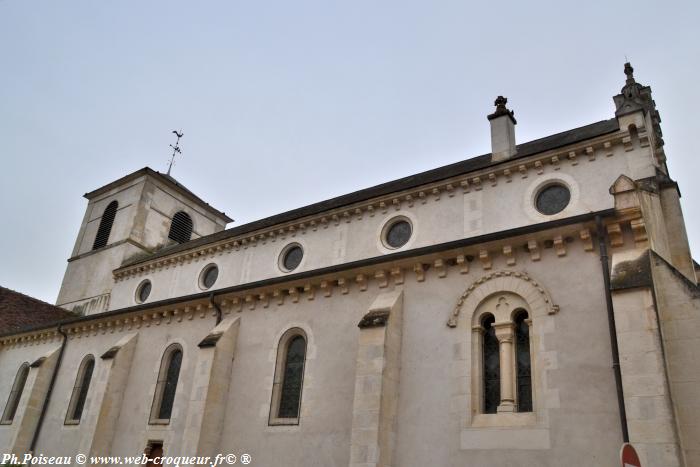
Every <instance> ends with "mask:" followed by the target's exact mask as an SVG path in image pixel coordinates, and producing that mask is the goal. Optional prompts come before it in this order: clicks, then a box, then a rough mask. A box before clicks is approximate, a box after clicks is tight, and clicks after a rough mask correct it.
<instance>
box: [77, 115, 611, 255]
mask: <svg viewBox="0 0 700 467" xmlns="http://www.w3.org/2000/svg"><path fill="white" fill-rule="evenodd" d="M619 129H620V127H619V124H618V121H617V118H612V119H610V120H602V121H600V122H596V123H592V124H590V125H586V126H582V127H579V128H575V129H573V130H568V131H564V132H562V133H557V134H554V135H551V136H547V137H544V138H540V139H536V140H533V141H529V142H527V143H523V144H518V145H517V153H516V155H515V156H513V157H512V158H511V159H508V161H512V160H517V159H520V158H523V157H527V156H532V155H534V154H538V153H541V152H545V151H550V150H553V149H557V148H561V147H564V146H568V145H570V144H574V143H578V142H580V141H585V140H587V139H591V138H595V137H598V136H602V135H605V134H609V133H614V132H615V131H618V130H619ZM508 161H504V162H508ZM501 163H502V162H492V161H491V153H488V154H483V155H481V156H477V157H472V158H471V159H466V160H464V161H460V162H455V163H454V164H449V165H445V166H443V167H438V168H436V169H432V170H428V171H426V172H421V173H418V174H415V175H410V176H408V177H404V178H399V179H397V180H393V181H390V182H386V183H382V184H381V185H376V186H373V187H370V188H365V189H362V190H359V191H355V192H353V193H349V194H346V195H342V196H337V197H335V198H331V199H328V200H325V201H321V202H318V203H314V204H310V205H308V206H304V207H301V208H297V209H293V210H291V211H286V212H283V213H281V214H276V215H274V216H270V217H266V218H264V219H260V220H257V221H253V222H250V223H248V224H243V225H239V226H236V227H233V228H231V229H226V230H223V231H221V232H217V233H214V234H211V235H207V236H204V237H200V238H197V239H194V240H190V241H189V242H185V243H181V244H178V245H174V246H172V247H169V248H163V249H162V250H159V251H157V252H156V253H153V254H152V255H148V256H141V257H138V258H136V259H134V260H133V261H130V262H127V263H125V264H123V265H122V266H121V267H127V266H132V265H134V264H138V263H142V262H145V261H150V260H152V259H156V258H160V257H163V256H167V255H170V254H173V253H177V252H180V251H185V250H189V249H190V248H196V247H199V246H202V245H206V244H208V243H213V242H217V241H220V240H224V239H226V238H230V237H236V236H238V235H243V234H246V233H249V232H253V231H256V230H259V229H264V228H267V227H271V226H273V225H276V224H282V223H285V222H289V221H292V220H295V219H299V218H302V217H306V216H310V215H314V214H319V213H321V212H324V211H328V210H331V209H336V208H340V207H343V206H347V205H350V204H354V203H357V202H360V201H365V200H367V199H371V198H375V197H378V196H385V195H387V194H390V193H394V192H398V191H403V190H408V189H411V188H415V187H417V186H421V185H425V184H428V183H433V182H437V181H440V180H444V179H447V178H451V177H455V176H458V175H462V174H466V173H470V172H474V171H475V170H481V169H485V168H487V167H490V166H495V165H498V164H501ZM156 173H157V172H156ZM86 196H87V195H86Z"/></svg>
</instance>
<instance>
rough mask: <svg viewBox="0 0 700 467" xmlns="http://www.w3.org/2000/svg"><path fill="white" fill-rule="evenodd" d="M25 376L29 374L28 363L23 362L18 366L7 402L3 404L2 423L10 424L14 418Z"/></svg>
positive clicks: (25, 380)
mask: <svg viewBox="0 0 700 467" xmlns="http://www.w3.org/2000/svg"><path fill="white" fill-rule="evenodd" d="M27 376H29V363H27V362H25V363H22V365H21V366H20V367H19V370H18V371H17V375H15V381H14V383H12V389H11V390H10V397H8V398H7V404H5V410H4V411H3V413H2V419H0V422H1V423H2V424H10V423H12V420H14V418H15V414H16V413H17V407H18V406H19V400H20V398H21V397H22V391H24V384H25V383H26V382H27Z"/></svg>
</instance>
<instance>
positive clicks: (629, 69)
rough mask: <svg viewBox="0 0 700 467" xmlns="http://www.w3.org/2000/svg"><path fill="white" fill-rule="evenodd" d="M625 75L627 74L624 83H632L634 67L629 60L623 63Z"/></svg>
mask: <svg viewBox="0 0 700 467" xmlns="http://www.w3.org/2000/svg"><path fill="white" fill-rule="evenodd" d="M625 75H626V76H627V81H626V84H634V83H635V81H634V68H632V64H631V63H630V62H626V63H625Z"/></svg>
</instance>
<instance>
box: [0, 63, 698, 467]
mask: <svg viewBox="0 0 700 467" xmlns="http://www.w3.org/2000/svg"><path fill="white" fill-rule="evenodd" d="M630 79H631V81H630ZM647 90H648V88H646V87H643V86H641V85H638V84H637V83H636V82H635V81H634V79H633V78H631V69H630V70H629V71H628V81H627V84H626V86H625V88H623V91H622V92H621V94H620V95H619V96H616V97H615V99H616V103H617V104H618V112H617V115H616V117H615V118H613V119H611V120H608V121H603V122H598V123H595V124H593V125H589V126H587V127H583V128H580V129H576V130H571V131H569V132H565V133H563V134H560V135H553V136H552V137H548V138H544V139H542V140H538V141H534V142H530V143H526V144H522V145H519V146H513V141H514V140H513V138H514V130H513V125H512V124H514V123H515V122H514V119H512V116H511V115H509V114H507V113H504V112H507V109H506V108H505V102H502V106H503V109H501V108H500V107H497V110H496V113H494V114H492V115H491V116H489V119H490V121H491V125H492V126H491V129H492V140H493V141H494V156H495V157H492V155H490V154H489V155H485V156H480V157H478V158H475V159H472V160H469V161H465V162H464V163H460V164H455V165H454V166H450V167H446V168H441V169H436V170H435V171H431V172H428V173H424V174H418V175H416V176H414V177H410V178H409V179H402V180H399V181H396V182H392V183H390V184H388V185H386V186H384V187H375V188H371V189H368V190H364V191H362V192H359V194H357V193H356V194H353V195H348V196H347V197H341V199H336V200H329V201H328V202H324V203H320V204H318V205H314V206H309V207H306V208H301V209H300V210H297V211H292V212H290V213H285V214H281V215H279V216H275V217H273V218H270V219H265V220H262V221H259V222H255V223H252V224H249V225H246V226H240V227H234V228H232V229H229V230H224V228H225V225H226V223H227V222H229V221H230V219H228V218H227V217H226V216H225V215H224V214H223V213H221V212H219V211H217V210H215V209H213V208H211V207H210V206H208V205H207V204H206V203H204V202H203V201H201V200H200V199H199V198H197V197H196V196H194V195H192V194H191V193H189V192H188V191H187V190H186V189H184V187H181V186H179V185H177V184H176V183H175V182H174V181H173V180H171V179H169V178H165V177H164V176H162V175H161V174H158V173H155V172H153V171H151V170H150V169H144V170H142V171H139V172H137V173H136V174H132V175H130V176H127V177H124V178H123V179H120V180H118V181H116V182H113V183H111V184H110V185H107V186H106V187H103V188H101V189H98V190H96V191H94V192H92V193H89V194H88V195H86V196H87V197H88V199H89V204H88V209H87V212H86V216H85V220H84V222H83V225H82V227H81V229H80V233H79V235H78V239H77V241H76V247H75V250H74V251H73V254H72V255H71V259H70V260H69V265H68V269H67V271H66V276H65V278H64V282H63V284H62V288H61V292H60V295H59V299H58V304H59V305H61V306H64V307H66V308H69V309H75V308H77V309H79V310H82V311H83V312H84V315H85V316H83V317H81V318H77V319H74V320H71V321H69V322H64V323H62V324H61V325H60V326H57V325H51V326H44V327H42V328H37V329H31V330H26V331H23V332H19V333H14V334H0V404H3V403H4V398H5V397H8V396H7V395H8V394H9V393H10V391H11V387H12V385H13V381H14V378H15V374H16V372H17V370H18V368H19V367H20V365H21V364H22V363H23V362H28V363H30V364H33V365H32V367H31V369H30V372H29V377H28V379H27V383H26V385H25V388H24V391H23V394H22V397H21V398H20V400H19V405H18V409H17V412H16V414H15V415H14V419H13V420H12V423H4V424H0V453H3V452H15V453H24V452H27V451H29V450H30V449H31V450H33V452H35V453H44V454H47V455H48V454H50V455H66V456H72V455H75V454H76V453H79V452H80V453H85V454H88V455H90V454H92V455H114V456H135V455H139V454H141V453H143V452H144V451H145V450H147V448H148V446H149V445H152V444H153V443H161V444H162V446H163V450H164V452H165V454H166V455H168V456H179V455H182V456H193V455H205V456H214V455H216V454H217V453H224V454H226V453H229V452H232V453H236V454H240V453H243V452H247V453H249V454H250V455H251V456H252V457H253V465H263V466H275V465H284V466H323V467H328V466H352V467H360V466H363V467H364V466H384V467H388V466H399V467H413V466H423V465H439V466H456V465H460V466H484V465H489V466H509V465H542V466H558V465H575V466H591V465H596V466H597V465H600V466H616V465H619V450H620V447H621V445H622V443H623V440H624V437H625V436H626V434H625V430H626V431H627V433H628V438H629V441H630V442H631V443H632V444H633V445H634V446H635V448H636V449H637V451H638V452H639V454H640V457H641V458H642V462H643V464H642V465H645V466H700V428H699V427H700V424H698V422H697V420H698V419H699V418H700V417H699V416H698V415H700V412H698V410H699V407H700V404H699V403H698V400H700V364H699V363H698V359H697V358H695V357H694V356H695V355H697V354H698V352H700V324H699V323H700V291H699V289H698V285H697V279H696V277H695V270H694V268H693V261H692V258H691V257H690V252H689V248H688V242H687V237H686V235H685V228H684V224H683V219H682V214H681V212H680V205H679V203H678V195H677V189H676V186H675V184H674V182H672V181H671V179H670V178H669V176H668V174H667V171H666V166H665V162H664V161H665V155H664V152H663V144H662V141H661V140H660V133H659V130H658V114H657V113H656V110H655V108H654V106H653V102H651V101H650V98H649V99H646V96H647V94H645V93H646V92H647ZM650 102H651V103H650ZM497 104H498V101H497ZM511 123H512V124H511ZM503 132H505V133H503ZM552 184H559V185H562V186H564V187H566V188H567V190H568V193H569V196H570V199H569V201H568V204H566V207H565V208H564V209H563V210H561V211H560V212H557V213H554V214H549V215H548V214H543V213H542V212H541V210H538V208H537V207H536V204H537V200H538V196H539V195H540V193H542V190H543V189H544V188H546V187H549V186H551V185H552ZM113 200H118V202H119V210H118V211H117V215H116V217H115V220H114V224H113V226H112V230H111V233H110V235H109V242H108V245H107V246H105V247H103V248H100V249H97V250H93V249H92V246H93V241H94V238H95V235H96V233H97V229H98V224H99V219H100V217H101V216H102V213H103V212H104V209H105V207H106V206H107V205H108V203H110V202H112V201H113ZM178 211H185V212H187V213H188V215H189V216H190V217H191V218H192V220H193V228H192V234H191V239H192V240H191V241H190V242H186V243H182V244H180V245H177V244H173V243H174V242H170V243H169V242H168V239H167V237H168V229H169V227H170V222H171V219H172V218H173V216H174V214H175V213H176V212H178ZM397 218H398V219H400V220H403V221H405V222H408V223H409V224H410V225H411V235H410V239H408V241H407V242H406V243H405V244H404V245H402V246H401V247H399V248H392V247H391V246H390V245H388V243H387V239H386V238H385V235H386V233H387V229H388V227H390V226H391V225H392V224H391V223H392V222H394V221H395V220H396V219H397ZM601 233H602V235H601ZM290 244H296V245H298V246H300V247H301V248H302V250H303V257H302V258H301V261H300V263H299V264H298V266H296V267H295V268H293V269H292V270H291V271H287V270H285V268H284V267H280V266H281V259H280V255H281V254H282V253H284V252H285V251H287V250H288V248H289V245H290ZM601 245H603V247H601ZM606 251H607V258H606ZM601 257H602V260H603V261H602V262H601ZM602 264H604V265H605V266H606V267H609V269H610V274H609V275H607V277H606V272H605V268H603V267H602ZM211 265H216V267H217V268H218V277H216V280H215V282H214V285H213V286H211V287H209V288H207V287H206V286H205V284H204V283H203V277H202V274H203V271H205V270H206V269H207V268H208V267H210V266H211ZM144 281H150V285H151V291H150V294H149V295H148V297H147V298H146V299H145V300H140V298H139V294H138V292H139V290H140V289H139V287H140V286H141V285H142V284H144ZM608 281H609V282H610V283H609V284H608ZM608 303H609V305H610V306H608ZM515 310H522V311H524V312H526V313H527V326H528V329H529V331H528V332H529V347H528V349H529V359H530V360H529V361H530V365H531V368H530V375H531V376H530V377H531V392H532V410H531V411H522V410H520V409H519V401H518V398H519V397H520V396H519V394H520V393H519V392H518V387H517V385H518V384H519V383H518V378H520V376H518V368H519V367H518V365H519V363H517V362H516V356H517V354H516V350H515V347H516V345H519V344H516V343H515V342H514V327H513V326H514V325H513V321H512V320H513V316H514V313H515ZM486 314H490V315H493V316H494V319H495V322H494V327H495V335H496V337H497V338H498V341H499V342H498V352H499V354H498V357H499V371H500V373H499V378H500V379H499V382H500V386H499V387H500V395H499V397H500V404H499V407H498V410H497V411H495V412H494V413H484V412H485V409H484V397H485V394H484V392H485V390H484V388H485V386H484V378H485V376H484V375H485V369H484V364H485V363H484V357H483V353H484V352H486V350H485V347H484V333H485V328H484V326H483V321H482V317H483V316H485V315H486ZM610 318H612V319H613V321H614V324H615V327H616V330H615V331H614V334H612V335H611V329H612V328H611V325H610V324H611V322H610ZM358 323H359V324H358ZM290 330H291V331H292V334H295V333H296V334H299V335H303V336H304V339H305V358H304V359H303V362H302V363H303V364H302V368H303V370H302V375H303V380H302V383H301V390H300V393H299V394H300V403H299V405H298V407H299V411H298V414H297V416H296V417H291V418H290V417H287V418H285V417H278V416H277V415H275V413H274V412H275V411H277V410H278V409H279V404H280V402H279V400H278V399H276V397H277V396H276V394H277V392H276V391H280V389H279V386H278V385H280V384H282V383H283V372H281V371H280V365H284V361H283V360H284V357H283V356H284V355H285V352H280V347H279V345H280V343H281V342H282V343H285V342H287V341H288V340H289V339H288V337H289V336H290V334H289V333H290ZM64 334H65V336H66V337H65V338H64V337H63V336H64ZM611 337H612V339H611ZM613 343H614V344H615V346H616V347H618V352H614V347H615V346H614V345H613ZM173 344H177V345H179V348H181V349H182V364H181V367H180V373H179V379H178V382H177V386H176V391H175V396H174V401H173V409H172V413H171V414H170V418H169V419H167V420H162V421H161V422H162V423H160V422H159V423H154V420H153V417H152V412H153V407H154V405H153V404H154V400H159V397H161V398H162V397H163V396H162V393H161V395H160V396H159V395H158V394H159V392H158V390H157V381H158V378H159V374H162V373H163V372H162V366H163V360H162V357H163V353H164V352H165V350H166V349H167V348H169V346H172V345H173ZM87 355H93V356H94V358H95V361H96V365H95V370H94V373H93V375H92V379H91V383H90V386H89V390H88V392H87V398H86V401H85V407H84V410H83V415H82V417H81V419H80V422H79V423H78V424H66V423H65V420H66V411H67V408H68V406H69V404H70V403H71V393H72V390H73V387H74V385H75V384H76V375H77V374H78V369H79V366H80V364H81V362H82V361H83V359H84V358H85V357H86V356H87ZM42 357H43V360H42ZM615 361H617V362H619V368H620V370H621V371H620V382H621V385H620V388H619V390H618V387H617V386H616V376H615V368H617V367H618V366H617V364H615V363H614V362H615ZM49 388H51V389H50V390H49ZM49 393H50V397H47V395H48V394H49ZM618 398H619V399H618ZM618 400H621V401H624V404H623V407H622V408H623V409H624V412H625V415H624V416H623V417H621V407H620V404H619V403H618ZM0 408H2V407H0ZM42 412H43V413H44V415H43V416H42V415H41V414H42Z"/></svg>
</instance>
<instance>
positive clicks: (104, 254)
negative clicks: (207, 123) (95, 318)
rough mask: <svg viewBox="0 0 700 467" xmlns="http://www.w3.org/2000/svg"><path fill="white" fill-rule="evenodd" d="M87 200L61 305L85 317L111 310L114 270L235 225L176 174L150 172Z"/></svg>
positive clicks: (141, 172)
mask: <svg viewBox="0 0 700 467" xmlns="http://www.w3.org/2000/svg"><path fill="white" fill-rule="evenodd" d="M85 198H87V200H88V205H87V209H86V211H85V216H84V218H83V222H82V224H81V226H80V231H79V233H78V237H77V239H76V242H75V247H74V248H73V253H72V254H71V257H70V258H69V259H68V266H67V268H66V273H65V275H64V277H63V282H62V284H61V290H60V292H59V294H58V298H57V300H56V305H58V306H61V307H63V308H66V309H68V310H74V311H78V312H80V313H82V314H93V313H99V312H102V311H107V310H109V309H110V305H109V303H110V293H111V291H112V285H113V283H114V279H113V276H112V271H114V270H115V269H117V268H119V267H120V266H121V265H122V264H124V263H126V262H128V261H131V260H133V259H135V258H137V257H143V256H148V255H150V254H153V253H155V252H157V251H160V250H162V249H164V248H170V247H172V246H174V245H177V244H179V243H185V242H187V241H190V240H193V239H196V238H199V237H203V236H206V235H210V234H213V233H215V232H219V231H221V230H224V229H225V228H226V224H227V223H229V222H232V219H231V218H229V217H228V216H227V215H226V214H225V213H223V212H221V211H218V210H217V209H214V208H213V207H212V206H210V205H209V204H207V203H205V202H204V201H203V200H202V199H200V198H199V197H198V196H196V195H195V194H194V193H192V192H191V191H190V190H188V189H187V188H185V187H184V186H183V185H181V184H180V183H179V182H178V181H177V180H175V179H174V178H173V177H171V176H170V175H168V174H162V173H160V172H156V171H155V170H153V169H151V168H148V167H145V168H143V169H141V170H137V171H136V172H133V173H131V174H129V175H127V176H125V177H122V178H120V179H119V180H116V181H114V182H112V183H109V184H107V185H105V186H103V187H101V188H98V189H96V190H93V191H91V192H89V193H86V194H85Z"/></svg>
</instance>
